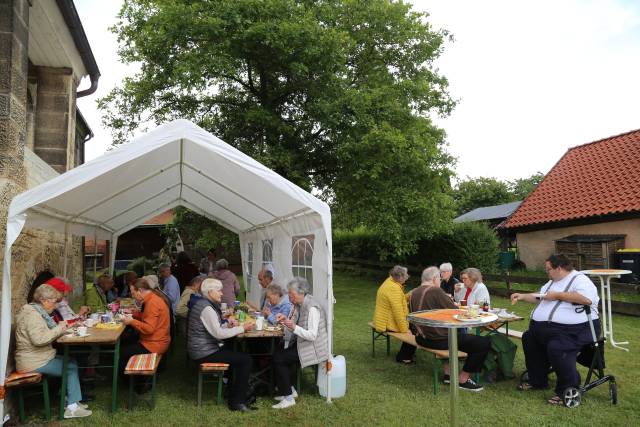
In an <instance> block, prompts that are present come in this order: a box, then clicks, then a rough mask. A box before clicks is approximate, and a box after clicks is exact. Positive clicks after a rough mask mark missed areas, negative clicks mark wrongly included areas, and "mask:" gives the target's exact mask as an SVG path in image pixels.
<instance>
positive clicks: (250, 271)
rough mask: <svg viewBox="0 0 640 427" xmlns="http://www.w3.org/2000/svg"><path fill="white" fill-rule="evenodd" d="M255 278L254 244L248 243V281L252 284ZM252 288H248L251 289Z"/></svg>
mask: <svg viewBox="0 0 640 427" xmlns="http://www.w3.org/2000/svg"><path fill="white" fill-rule="evenodd" d="M252 277H253V242H248V243H247V280H248V281H249V283H251V278H252ZM249 288H250V286H247V289H249Z"/></svg>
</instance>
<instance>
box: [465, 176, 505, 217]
mask: <svg viewBox="0 0 640 427" xmlns="http://www.w3.org/2000/svg"><path fill="white" fill-rule="evenodd" d="M453 197H454V199H455V201H456V208H457V210H458V214H463V213H467V212H469V211H472V210H474V209H476V208H482V207H485V206H493V205H500V204H502V203H509V202H513V201H514V199H513V195H512V194H511V192H510V191H509V184H508V183H506V182H504V181H500V180H499V179H496V178H486V177H480V178H469V177H467V179H465V180H463V181H460V182H459V183H458V185H457V186H456V189H455V191H454V193H453Z"/></svg>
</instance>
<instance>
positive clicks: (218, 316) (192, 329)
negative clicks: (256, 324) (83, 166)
mask: <svg viewBox="0 0 640 427" xmlns="http://www.w3.org/2000/svg"><path fill="white" fill-rule="evenodd" d="M200 293H201V294H202V298H198V299H196V300H195V302H194V303H193V305H192V306H191V308H190V310H189V315H188V317H187V328H188V331H189V333H188V334H187V351H188V353H189V357H190V358H191V359H192V360H195V361H196V362H197V363H228V364H229V366H230V367H231V372H232V374H233V375H232V376H231V378H235V381H234V383H233V384H232V386H231V391H230V392H229V409H231V410H232V411H240V412H249V411H250V410H253V409H256V408H253V407H251V406H249V405H250V404H251V403H252V402H251V400H254V398H253V397H249V396H247V392H248V390H249V374H250V373H251V357H249V355H247V354H245V353H241V352H236V351H233V350H231V349H228V348H227V347H226V346H225V343H224V340H226V339H228V338H232V337H234V336H236V335H239V334H241V333H243V332H245V331H250V330H251V329H252V328H253V324H251V323H248V322H247V323H245V324H244V325H242V326H238V325H236V324H235V322H233V323H232V322H227V321H225V320H224V318H223V316H222V310H221V309H220V303H221V301H222V282H220V281H219V280H217V279H206V280H204V281H203V282H202V285H201V287H200Z"/></svg>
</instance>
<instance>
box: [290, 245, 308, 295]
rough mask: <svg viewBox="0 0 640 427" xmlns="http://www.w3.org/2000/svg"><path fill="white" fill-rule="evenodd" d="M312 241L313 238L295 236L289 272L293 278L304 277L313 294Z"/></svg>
mask: <svg viewBox="0 0 640 427" xmlns="http://www.w3.org/2000/svg"><path fill="white" fill-rule="evenodd" d="M313 240H314V236H313V235H309V236H295V237H293V239H292V245H291V270H292V272H293V276H294V277H304V278H305V279H307V281H308V282H309V286H310V287H311V289H310V291H311V293H313Z"/></svg>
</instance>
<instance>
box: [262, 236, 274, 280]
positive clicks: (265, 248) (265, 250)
mask: <svg viewBox="0 0 640 427" xmlns="http://www.w3.org/2000/svg"><path fill="white" fill-rule="evenodd" d="M262 269H263V270H271V272H272V273H273V239H267V240H263V241H262Z"/></svg>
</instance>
